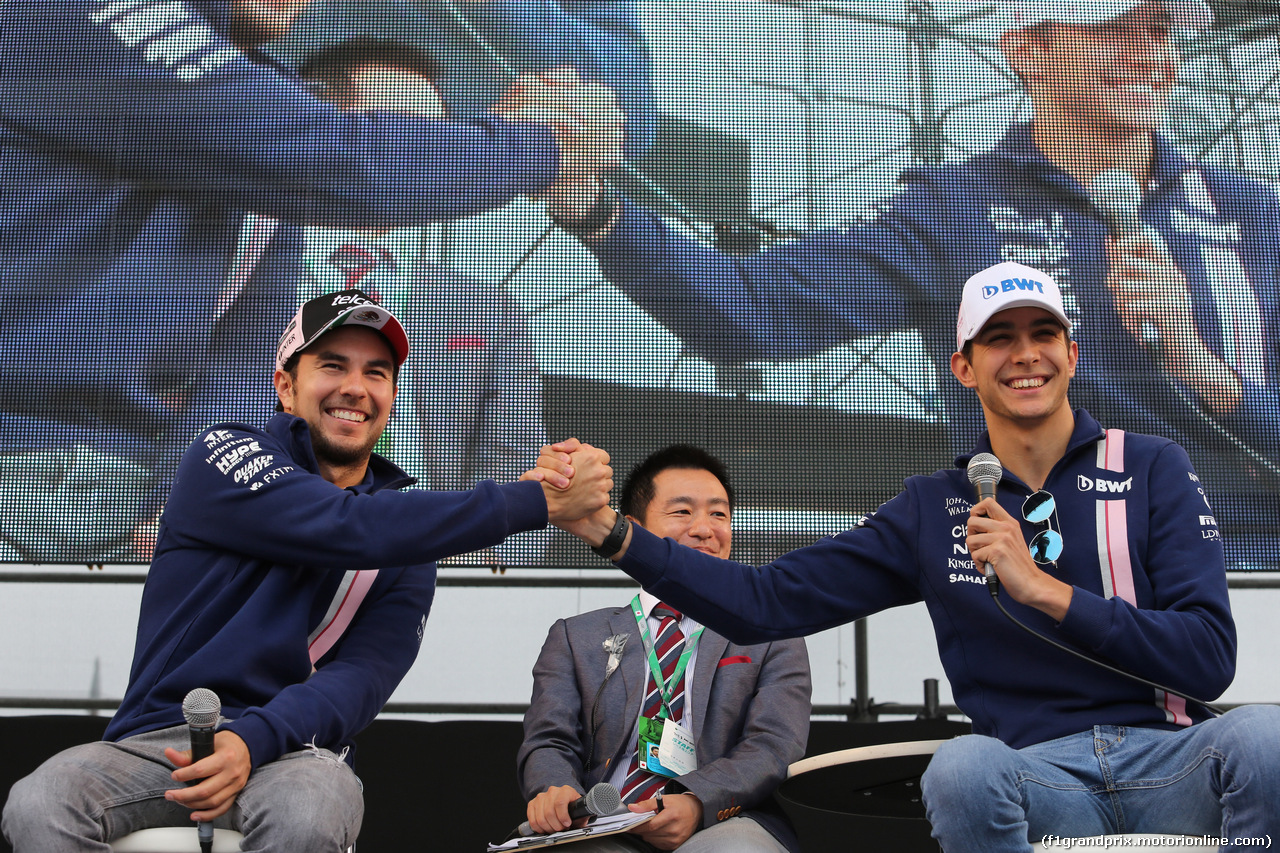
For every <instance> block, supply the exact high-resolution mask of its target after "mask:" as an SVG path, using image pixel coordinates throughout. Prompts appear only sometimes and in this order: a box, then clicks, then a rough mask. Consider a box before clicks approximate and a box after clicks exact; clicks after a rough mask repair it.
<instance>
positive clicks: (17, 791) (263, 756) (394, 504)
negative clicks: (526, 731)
mask: <svg viewBox="0 0 1280 853" xmlns="http://www.w3.org/2000/svg"><path fill="white" fill-rule="evenodd" d="M408 353H409V344H408V339H407V337H406V335H405V331H404V329H403V327H401V325H400V322H399V320H397V319H396V318H395V317H394V316H393V315H392V314H391V312H390V311H388V310H386V309H385V308H383V307H382V306H380V305H378V304H377V303H375V302H373V301H372V300H371V299H369V298H368V296H367V295H366V294H364V293H361V292H360V291H358V290H347V291H343V292H341V293H330V294H325V295H324V296H321V297H318V298H316V299H312V300H310V301H308V302H306V303H304V304H303V305H302V307H301V308H299V309H298V312H297V314H296V315H295V316H294V319H293V321H292V322H291V323H290V324H289V325H288V327H287V328H286V329H285V332H284V334H283V336H282V337H281V338H280V342H279V346H278V350H277V357H276V370H275V377H274V381H275V388H276V393H277V395H278V396H279V399H280V407H281V409H282V410H283V411H282V413H281V414H277V415H276V416H275V417H273V418H272V419H271V420H270V421H268V423H267V425H266V428H265V429H258V428H255V427H251V426H247V425H244V424H235V423H224V424H216V425H214V426H211V427H208V428H206V429H204V430H202V431H201V432H200V433H199V434H198V435H197V436H196V438H195V440H194V441H193V442H192V445H191V447H190V449H189V450H188V451H187V453H186V454H185V455H184V456H183V459H182V461H181V463H180V464H179V467H178V476H177V478H176V480H175V483H174V488H173V491H172V493H171V495H170V497H169V501H168V503H167V504H166V506H165V511H164V515H163V516H162V517H161V520H160V533H159V537H158V539H157V543H156V554H155V559H154V560H153V561H152V563H151V568H150V571H149V572H148V574H147V583H146V588H145V589H144V591H143V595H142V606H141V611H140V613H139V617H138V635H137V642H136V645H135V649H134V660H133V667H132V669H131V672H130V677H129V687H128V689H127V690H126V692H125V696H124V699H123V700H122V701H121V703H120V708H119V710H118V711H117V712H116V714H115V716H114V717H113V718H112V720H111V723H110V725H109V726H108V728H107V731H106V735H105V738H104V740H103V741H102V742H99V743H93V744H87V745H83V746H78V747H74V748H72V749H70V750H67V751H65V752H62V753H59V754H58V755H56V756H54V757H53V758H51V759H49V760H48V761H46V762H45V763H44V764H43V765H41V767H40V768H38V769H37V770H36V771H35V772H34V773H32V774H31V775H30V776H28V777H26V778H25V779H23V780H21V781H20V782H18V783H17V784H16V785H15V786H14V787H13V790H12V792H11V793H10V795H9V799H8V802H7V803H6V805H5V811H4V823H3V831H4V834H5V837H6V838H8V839H9V840H10V841H11V842H12V844H13V847H14V849H15V850H16V851H21V853H79V851H84V853H89V851H96V850H101V849H103V847H104V845H103V842H109V841H112V840H114V839H116V838H119V837H121V836H123V835H127V834H129V833H131V832H134V831H135V830H139V829H145V828H149V827H155V826H194V824H192V821H193V820H199V821H212V822H213V823H214V824H215V825H217V826H224V827H230V828H232V829H236V830H238V831H240V832H242V833H243V834H244V836H245V842H244V848H245V849H246V850H273V851H307V853H320V852H321V851H332V853H340V851H345V850H347V849H348V848H349V847H350V846H351V845H352V844H354V843H355V840H356V835H357V834H358V832H359V830H360V822H361V818H362V815H363V808H364V806H363V800H362V798H361V786H360V782H359V780H358V779H357V778H356V776H355V774H354V773H353V772H352V770H351V767H350V766H349V765H350V758H351V756H350V751H351V747H352V739H353V738H354V737H355V736H356V735H357V734H358V733H359V732H360V731H361V730H362V729H363V728H364V727H365V726H367V725H368V724H369V723H370V722H372V720H373V718H374V717H375V716H377V714H378V712H379V711H380V710H381V709H382V706H383V705H384V704H386V702H387V699H388V698H389V697H390V695H391V692H392V691H393V690H394V689H395V687H396V685H397V684H399V682H400V679H401V678H403V677H404V674H405V673H406V672H408V670H409V667H410V666H412V664H413V662H414V659H415V658H416V657H417V654H418V648H419V645H420V644H421V642H422V639H423V632H424V630H425V628H426V621H427V614H428V612H429V611H430V609H431V601H432V597H433V595H434V593H435V579H436V571H435V563H434V561H435V560H439V559H442V558H444V557H448V556H452V555H455V554H461V553H465V552H468V551H472V550H475V549H477V548H483V547H487V546H490V545H493V544H496V543H497V542H500V541H501V540H502V539H503V538H505V537H506V536H508V535H510V534H513V533H518V532H521V531H524V530H534V529H538V528H541V527H543V526H545V525H546V524H547V522H548V521H549V520H550V521H555V520H560V521H565V520H567V519H569V518H570V517H579V518H580V517H582V516H583V515H586V514H587V513H588V512H591V511H593V510H596V509H598V508H600V507H603V506H604V505H605V503H606V502H607V500H608V492H609V489H610V487H611V486H612V480H611V479H610V478H611V471H610V469H609V466H608V464H607V463H608V454H606V453H603V452H602V451H598V450H596V449H594V448H590V447H585V448H584V450H585V452H582V453H579V454H575V460H574V461H575V465H576V472H575V474H574V483H573V484H572V486H571V487H570V489H569V490H568V491H564V492H562V491H559V490H558V489H554V488H550V487H549V486H547V485H544V484H540V483H537V482H532V481H530V482H516V483H506V484H502V485H498V484H496V483H493V482H491V481H488V482H484V483H481V484H480V485H479V486H477V487H476V488H474V489H472V490H470V491H458V492H430V491H422V490H409V491H398V490H399V489H403V488H404V487H405V486H409V485H412V484H413V482H414V481H413V480H412V479H410V478H408V477H407V476H406V475H405V474H404V472H403V471H401V470H400V469H399V468H397V467H396V466H394V465H392V464H391V463H390V462H388V461H387V460H385V459H383V458H382V457H380V456H378V455H377V454H375V453H373V446H374V444H375V443H376V442H377V440H378V437H379V436H380V435H381V434H382V430H383V429H384V428H385V427H386V424H387V418H388V417H389V416H390V414H391V406H392V403H393V401H394V400H395V395H396V374H397V372H398V371H399V369H400V366H401V364H402V363H403V362H404V360H405V358H406V357H407V356H408ZM531 461H532V460H531ZM579 478H584V480H583V482H581V483H579V482H578V479H579ZM530 479H532V478H530ZM200 687H203V688H208V689H211V690H212V691H213V692H214V693H216V694H217V696H218V698H219V699H220V700H221V716H222V718H223V719H222V721H221V723H220V725H219V726H218V730H217V732H216V733H215V734H214V735H213V754H212V755H210V756H209V757H207V758H203V759H202V760H200V761H197V762H195V763H194V764H193V763H192V761H191V755H190V753H189V752H187V751H186V750H187V747H188V746H189V745H190V736H189V733H188V727H187V725H185V723H184V719H183V716H184V715H183V712H182V711H183V705H184V697H185V696H186V695H187V694H188V692H189V691H191V690H193V689H195V688H200ZM188 783H190V786H188ZM191 841H192V849H193V850H194V849H196V833H195V831H194V829H193V831H192V839H191Z"/></svg>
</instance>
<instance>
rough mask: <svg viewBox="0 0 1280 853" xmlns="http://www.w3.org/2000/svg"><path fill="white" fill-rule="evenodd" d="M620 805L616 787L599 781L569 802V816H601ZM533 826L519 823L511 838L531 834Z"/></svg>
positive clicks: (620, 797)
mask: <svg viewBox="0 0 1280 853" xmlns="http://www.w3.org/2000/svg"><path fill="white" fill-rule="evenodd" d="M621 807H622V796H621V795H620V794H619V793H618V789H617V788H615V787H613V786H612V785H610V784H609V783H608V782H599V783H597V784H596V785H594V786H593V787H592V788H591V790H590V791H587V793H586V794H585V795H584V796H581V797H578V799H576V800H574V801H573V802H571V803H569V817H570V818H572V819H573V820H578V819H579V818H584V817H588V816H590V815H595V816H596V817H601V816H603V815H609V814H613V813H614V812H616V811H617V810H618V809H620V808H621ZM533 834H534V832H533V827H532V826H530V825H529V821H527V820H526V821H525V822H524V823H522V824H520V826H519V827H518V828H517V829H516V831H515V833H514V834H512V835H511V836H510V837H511V838H523V837H525V836H529V835H533Z"/></svg>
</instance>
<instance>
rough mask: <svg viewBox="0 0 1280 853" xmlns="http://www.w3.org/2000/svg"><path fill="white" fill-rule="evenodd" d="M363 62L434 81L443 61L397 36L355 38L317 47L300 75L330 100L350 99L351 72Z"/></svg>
mask: <svg viewBox="0 0 1280 853" xmlns="http://www.w3.org/2000/svg"><path fill="white" fill-rule="evenodd" d="M362 65H390V66H392V67H394V68H400V69H403V70H405V71H410V72H412V73H414V74H417V75H419V76H421V77H425V78H426V79H428V80H430V81H432V82H435V81H436V80H437V79H438V78H439V77H440V73H441V68H440V63H439V62H437V61H436V60H435V57H433V56H431V54H429V53H427V52H426V51H425V50H422V49H421V48H419V47H417V46H415V45H412V44H409V43H407V42H402V41H396V40H395V39H375V38H363V37H362V38H353V39H347V40H346V41H344V42H339V43H338V44H335V45H333V46H332V47H327V48H325V49H324V50H319V51H316V52H315V53H313V54H311V55H310V56H308V57H307V58H306V59H304V60H303V61H302V64H301V65H299V66H298V76H299V77H301V78H302V79H303V80H306V81H307V82H308V83H312V84H315V85H317V86H318V87H319V91H317V92H316V94H317V95H318V96H319V97H321V98H324V99H325V100H326V101H329V102H330V103H333V104H337V105H338V106H345V105H347V104H349V103H350V102H351V99H352V96H353V93H352V91H351V74H352V72H353V71H355V70H356V69H357V68H359V67H360V66H362Z"/></svg>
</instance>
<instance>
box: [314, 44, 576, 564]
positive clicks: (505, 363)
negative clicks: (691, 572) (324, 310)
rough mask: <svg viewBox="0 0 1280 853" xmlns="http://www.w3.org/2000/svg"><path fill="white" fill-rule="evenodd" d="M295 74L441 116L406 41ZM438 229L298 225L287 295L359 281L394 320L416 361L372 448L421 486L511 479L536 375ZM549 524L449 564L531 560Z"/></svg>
mask: <svg viewBox="0 0 1280 853" xmlns="http://www.w3.org/2000/svg"><path fill="white" fill-rule="evenodd" d="M298 73H299V75H300V76H301V77H302V78H303V79H304V80H306V81H307V82H309V83H311V84H312V85H314V86H316V87H317V89H318V92H317V94H318V95H319V96H320V97H322V98H324V99H325V100H328V101H330V102H331V103H333V104H335V105H336V106H339V107H342V108H343V109H349V110H357V111H364V112H396V113H408V114H411V115H420V116H428V117H435V118H442V117H444V116H445V115H446V108H445V103H444V99H443V98H442V96H441V94H440V91H439V87H438V86H437V80H438V78H439V75H440V73H441V69H440V67H439V65H438V64H437V63H436V61H435V60H434V59H433V58H432V57H431V56H430V55H429V54H427V53H425V52H423V51H422V50H420V49H419V48H417V47H415V46H413V45H411V44H408V43H406V42H401V41H395V40H390V39H370V38H355V39H350V40H347V41H344V42H341V43H339V44H336V45H334V46H332V47H329V48H326V49H325V50H323V51H320V52H318V53H316V54H314V55H312V56H311V57H309V58H308V59H307V60H306V61H305V62H304V63H303V64H302V65H301V67H300V68H299V69H298ZM444 227H445V226H444V225H434V226H425V227H413V228H400V229H395V230H385V229H381V230H380V229H367V230H362V231H353V230H350V229H346V230H339V229H325V228H310V229H308V230H307V236H306V249H305V252H304V257H303V261H304V266H305V268H306V276H305V278H304V280H303V282H302V283H301V287H300V291H301V292H300V293H299V296H300V297H301V298H302V299H309V298H312V297H314V296H318V295H320V294H321V293H330V292H335V291H340V290H350V289H353V288H356V289H362V290H364V291H365V292H367V293H369V294H371V295H372V296H373V297H374V298H375V299H378V300H379V301H380V302H381V303H382V304H383V305H387V306H388V307H390V308H391V309H392V310H394V311H395V312H396V315H397V316H400V317H404V318H405V321H406V325H407V326H408V327H409V328H410V329H411V330H412V332H411V334H412V335H413V336H414V337H413V340H412V341H411V344H412V346H413V349H414V352H415V353H417V354H418V355H419V357H418V358H417V359H416V361H415V362H414V365H415V366H413V367H412V369H409V368H408V366H406V371H405V373H404V374H403V375H402V376H401V391H400V397H399V399H398V405H397V411H399V412H400V413H401V417H399V418H398V419H397V420H395V421H393V422H392V424H391V425H390V427H389V429H388V431H387V433H386V435H385V437H384V439H383V444H382V445H380V446H379V452H380V453H382V454H383V455H385V456H388V457H390V458H392V459H393V460H394V461H395V462H396V464H398V465H400V466H401V467H402V468H404V469H405V470H406V471H408V473H409V474H411V475H413V476H415V477H417V478H418V480H419V481H420V482H421V483H422V485H423V486H424V487H425V488H428V489H436V490H452V489H469V488H471V487H472V486H474V485H475V484H476V483H477V482H479V481H481V480H496V481H498V482H507V481H509V480H511V479H514V478H516V477H519V476H520V474H522V473H523V472H524V469H525V467H526V466H523V465H521V461H522V460H528V459H529V458H530V456H531V455H532V456H536V455H537V449H538V448H540V447H541V446H542V445H543V444H544V443H545V442H546V440H547V439H546V428H545V424H544V420H543V400H542V377H541V375H540V374H539V372H538V365H537V360H536V358H535V356H534V351H533V342H532V340H531V338H530V336H529V328H528V321H527V318H526V316H525V314H524V312H523V310H522V309H521V308H520V306H519V305H518V304H517V303H516V302H515V300H514V298H513V297H512V296H511V294H510V293H509V292H508V290H507V289H506V288H505V287H504V286H503V284H500V283H498V282H495V281H487V280H480V279H477V278H473V277H471V276H468V275H465V274H464V273H462V272H460V271H459V270H457V269H455V268H453V267H451V266H450V265H448V264H445V263H442V262H441V256H442V254H443V245H444V244H445V243H446V242H448V240H447V238H446V236H445V235H444V233H443V231H442V229H443V228H444ZM551 534H552V531H551V530H550V529H546V530H538V531H531V532H530V533H529V534H528V535H520V536H517V537H513V538H512V539H511V540H509V541H506V542H503V543H501V544H499V545H496V546H494V547H493V548H490V549H486V550H485V551H483V552H477V553H476V554H470V555H464V556H461V557H458V558H455V562H462V563H469V564H470V563H479V564H481V565H488V566H494V567H498V566H507V565H520V564H528V563H538V562H540V561H541V560H542V558H543V557H544V555H545V552H546V548H547V545H548V543H549V542H550V540H551Z"/></svg>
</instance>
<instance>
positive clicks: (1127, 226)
mask: <svg viewBox="0 0 1280 853" xmlns="http://www.w3.org/2000/svg"><path fill="white" fill-rule="evenodd" d="M1089 195H1090V197H1091V199H1092V200H1093V203H1094V205H1095V206H1096V207H1097V208H1098V209H1099V210H1100V211H1101V212H1102V213H1103V215H1104V216H1105V217H1106V220H1107V233H1108V234H1109V235H1110V236H1111V238H1112V239H1111V240H1110V241H1109V242H1108V246H1107V259H1108V261H1109V263H1108V271H1107V282H1106V283H1107V288H1108V289H1109V290H1110V291H1111V295H1112V298H1114V299H1115V303H1116V310H1117V311H1118V312H1119V314H1120V320H1121V322H1122V323H1123V324H1124V326H1125V328H1126V329H1127V330H1128V331H1129V334H1131V335H1133V337H1134V338H1135V339H1136V340H1137V341H1139V342H1140V343H1141V344H1142V346H1143V348H1145V349H1146V350H1147V352H1148V353H1150V354H1151V356H1152V357H1153V358H1154V359H1156V360H1157V361H1159V360H1160V359H1161V358H1162V357H1163V355H1164V352H1163V345H1164V344H1165V343H1166V341H1165V338H1166V334H1165V333H1164V332H1163V331H1162V330H1163V329H1169V328H1173V329H1179V328H1181V329H1193V328H1194V323H1193V320H1192V317H1191V296H1190V291H1189V290H1188V289H1187V280H1186V277H1185V276H1184V275H1183V274H1182V271H1181V270H1180V269H1178V266H1177V264H1175V263H1174V261H1173V256H1172V255H1171V254H1170V252H1169V247H1168V246H1167V245H1166V244H1165V242H1164V240H1163V239H1162V238H1161V237H1160V234H1159V233H1158V232H1157V231H1156V230H1155V229H1154V228H1152V227H1150V226H1149V225H1147V224H1145V223H1144V222H1143V221H1142V219H1141V217H1140V216H1139V211H1140V209H1141V207H1142V188H1141V187H1140V186H1139V185H1138V181H1137V179H1136V178H1134V177H1133V175H1131V174H1129V173H1128V172H1126V171H1125V170H1123V169H1108V170H1106V171H1105V172H1102V173H1101V174H1099V175H1098V176H1097V177H1096V178H1095V179H1094V181H1093V184H1092V185H1091V186H1090V188H1089Z"/></svg>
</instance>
